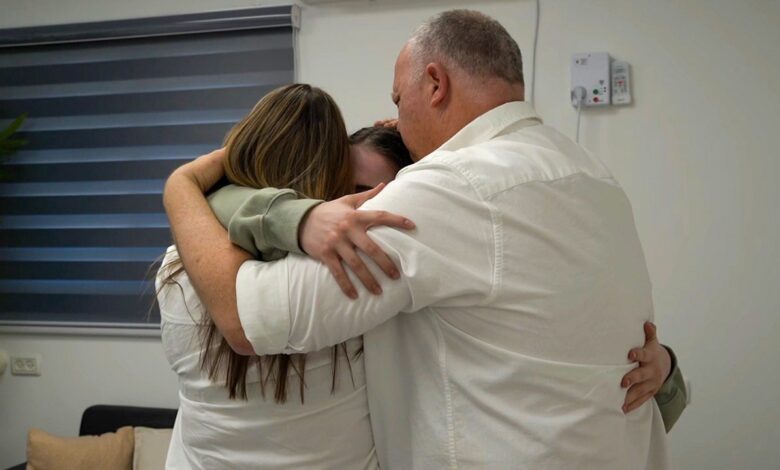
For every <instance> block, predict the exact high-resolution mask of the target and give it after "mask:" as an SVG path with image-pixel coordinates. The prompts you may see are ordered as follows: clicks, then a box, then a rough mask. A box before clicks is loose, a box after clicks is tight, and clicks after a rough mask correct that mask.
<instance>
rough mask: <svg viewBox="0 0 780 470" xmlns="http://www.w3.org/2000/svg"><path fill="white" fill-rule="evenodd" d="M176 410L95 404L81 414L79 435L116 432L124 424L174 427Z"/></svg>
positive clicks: (159, 427)
mask: <svg viewBox="0 0 780 470" xmlns="http://www.w3.org/2000/svg"><path fill="white" fill-rule="evenodd" d="M176 411H177V410H174V409H170V408H145V407H138V406H115V405H94V406H90V407H89V408H87V409H86V410H84V414H83V415H82V416H81V428H80V429H79V436H95V435H100V434H104V433H107V432H114V431H116V430H117V429H119V428H121V427H122V426H144V427H147V428H158V429H161V428H172V427H173V423H174V422H175V421H176Z"/></svg>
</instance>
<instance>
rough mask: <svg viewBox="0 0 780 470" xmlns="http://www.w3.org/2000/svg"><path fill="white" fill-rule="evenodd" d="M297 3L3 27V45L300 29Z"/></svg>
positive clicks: (2, 46)
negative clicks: (249, 30) (265, 29)
mask: <svg viewBox="0 0 780 470" xmlns="http://www.w3.org/2000/svg"><path fill="white" fill-rule="evenodd" d="M299 24H300V9H299V7H298V6H296V5H284V6H272V7H257V8H241V9H232V10H219V11H210V12H202V13H188V14H183V15H171V16H159V17H147V18H132V19H124V20H114V21H99V22H88V23H71V24H61V25H51V26H48V25H47V26H28V27H23V28H7V29H0V48H4V47H19V46H38V45H44V44H51V43H69V42H85V41H107V40H115V39H128V38H140V37H153V36H173V35H180V34H196V33H213V32H219V31H238V30H247V29H263V28H276V27H285V26H286V27H292V28H296V29H297V28H299Z"/></svg>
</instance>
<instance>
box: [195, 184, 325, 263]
mask: <svg viewBox="0 0 780 470" xmlns="http://www.w3.org/2000/svg"><path fill="white" fill-rule="evenodd" d="M208 200H209V204H210V205H211V209H212V210H213V211H214V214H215V215H216V216H217V219H219V222H220V223H221V224H222V225H223V226H224V227H226V228H227V230H228V233H229V234H230V240H231V241H232V242H233V243H235V244H236V245H238V246H240V247H241V248H243V249H245V250H247V251H248V252H250V253H252V255H254V256H255V257H256V258H258V259H261V260H263V261H271V260H275V259H279V258H283V257H284V256H285V255H287V253H288V252H292V253H299V254H303V250H301V248H300V246H299V245H298V227H299V226H300V223H301V221H302V220H303V218H304V217H305V216H306V214H307V213H308V212H309V210H311V208H313V207H314V206H316V205H317V204H319V203H320V202H322V201H319V200H316V199H298V195H297V194H296V192H295V191H293V190H291V189H276V188H263V189H254V188H246V187H242V186H235V185H228V186H225V187H224V188H220V189H219V190H218V191H216V192H214V194H212V195H210V196H209V198H208Z"/></svg>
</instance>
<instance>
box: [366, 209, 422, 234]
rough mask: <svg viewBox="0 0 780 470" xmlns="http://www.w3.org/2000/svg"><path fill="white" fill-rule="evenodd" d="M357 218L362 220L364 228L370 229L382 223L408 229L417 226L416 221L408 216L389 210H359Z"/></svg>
mask: <svg viewBox="0 0 780 470" xmlns="http://www.w3.org/2000/svg"><path fill="white" fill-rule="evenodd" d="M357 219H358V221H359V222H360V225H362V226H363V227H364V229H363V230H368V229H369V228H371V227H378V226H380V225H384V226H387V227H396V228H402V229H407V230H408V229H413V228H414V227H415V225H414V222H412V221H411V220H409V219H407V218H406V217H403V216H400V215H397V214H393V213H392V212H387V211H359V212H358V213H357Z"/></svg>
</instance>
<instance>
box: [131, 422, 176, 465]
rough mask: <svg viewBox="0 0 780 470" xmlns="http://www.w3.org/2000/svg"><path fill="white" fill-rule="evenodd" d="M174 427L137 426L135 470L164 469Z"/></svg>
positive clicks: (134, 455) (134, 457) (134, 456)
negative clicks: (153, 427)
mask: <svg viewBox="0 0 780 470" xmlns="http://www.w3.org/2000/svg"><path fill="white" fill-rule="evenodd" d="M171 433H173V429H152V428H144V427H142V426H138V427H137V428H135V453H134V454H133V470H163V469H164V468H165V459H166V457H167V456H168V445H169V444H170V443H171Z"/></svg>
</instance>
